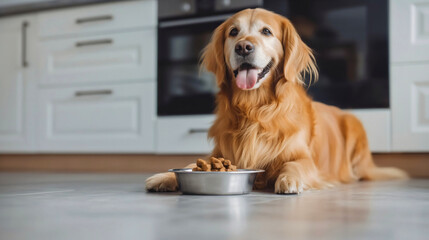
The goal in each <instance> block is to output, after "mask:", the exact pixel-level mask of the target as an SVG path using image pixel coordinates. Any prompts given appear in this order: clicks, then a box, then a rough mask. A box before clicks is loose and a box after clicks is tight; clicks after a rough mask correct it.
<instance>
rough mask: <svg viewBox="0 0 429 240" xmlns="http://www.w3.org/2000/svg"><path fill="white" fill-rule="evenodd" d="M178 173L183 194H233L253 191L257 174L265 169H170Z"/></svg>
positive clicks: (180, 189)
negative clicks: (202, 170) (207, 170)
mask: <svg viewBox="0 0 429 240" xmlns="http://www.w3.org/2000/svg"><path fill="white" fill-rule="evenodd" d="M168 171H169V172H174V173H175V174H176V178H177V183H178V185H179V191H181V192H182V193H183V194H205V195H233V194H247V193H249V192H251V191H252V188H253V183H254V182H255V178H256V175H257V174H258V173H261V172H264V170H256V169H255V170H253V169H238V170H237V171H234V172H199V171H192V169H190V168H182V169H170V170H168Z"/></svg>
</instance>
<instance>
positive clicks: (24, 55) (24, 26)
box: [21, 21, 28, 67]
mask: <svg viewBox="0 0 429 240" xmlns="http://www.w3.org/2000/svg"><path fill="white" fill-rule="evenodd" d="M27 28H28V22H27V21H24V22H23V23H22V28H21V31H22V42H21V44H22V67H28V61H27Z"/></svg>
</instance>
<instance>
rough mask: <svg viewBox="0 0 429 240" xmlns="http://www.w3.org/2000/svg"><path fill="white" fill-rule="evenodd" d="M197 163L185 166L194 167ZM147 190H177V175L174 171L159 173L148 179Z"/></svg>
mask: <svg viewBox="0 0 429 240" xmlns="http://www.w3.org/2000/svg"><path fill="white" fill-rule="evenodd" d="M196 166H197V165H196V164H195V163H192V164H189V165H188V166H186V167H185V168H194V167H196ZM146 190H147V191H149V192H175V191H177V180H176V175H175V174H174V173H172V172H165V173H158V174H155V175H153V176H152V177H149V178H148V179H146Z"/></svg>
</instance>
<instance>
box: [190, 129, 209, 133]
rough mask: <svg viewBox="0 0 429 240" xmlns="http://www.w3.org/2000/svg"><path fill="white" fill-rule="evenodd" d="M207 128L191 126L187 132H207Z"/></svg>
mask: <svg viewBox="0 0 429 240" xmlns="http://www.w3.org/2000/svg"><path fill="white" fill-rule="evenodd" d="M208 131H209V130H208V129H207V128H191V129H189V134H194V133H207V132H208Z"/></svg>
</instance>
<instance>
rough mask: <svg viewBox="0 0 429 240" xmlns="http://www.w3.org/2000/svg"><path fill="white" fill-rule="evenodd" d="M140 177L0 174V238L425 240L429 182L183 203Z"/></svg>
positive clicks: (372, 184) (196, 198)
mask: <svg viewBox="0 0 429 240" xmlns="http://www.w3.org/2000/svg"><path fill="white" fill-rule="evenodd" d="M148 176H150V175H148V174H138V175H136V174H124V175H117V174H41V173H38V174H36V173H0V239H2V240H21V239H32V240H39V239H43V240H47V239H55V240H57V239H60V240H62V239H73V240H76V239H79V240H80V239H92V240H97V239H140V240H146V239H148V240H150V239H216V240H220V239H246V240H247V239H260V240H269V239H401V240H404V239H405V240H409V239H429V180H409V181H399V182H361V183H356V184H351V185H342V186H339V187H336V188H333V189H329V190H323V191H314V192H307V193H304V194H301V195H275V194H272V193H269V192H253V193H251V194H249V195H242V196H186V195H181V194H180V193H146V192H145V191H144V180H145V179H146V178H147V177H148Z"/></svg>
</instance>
